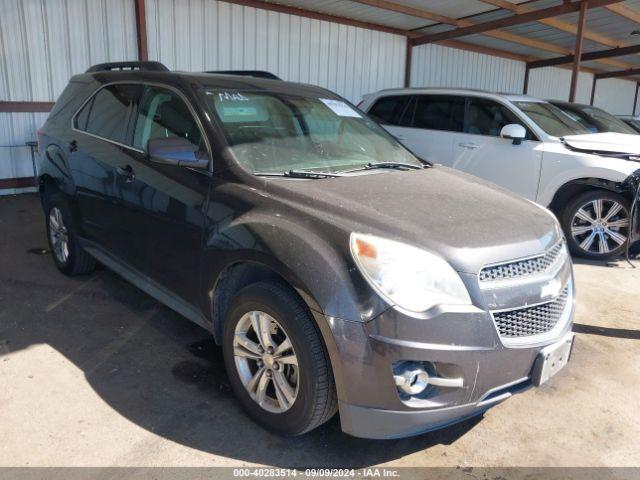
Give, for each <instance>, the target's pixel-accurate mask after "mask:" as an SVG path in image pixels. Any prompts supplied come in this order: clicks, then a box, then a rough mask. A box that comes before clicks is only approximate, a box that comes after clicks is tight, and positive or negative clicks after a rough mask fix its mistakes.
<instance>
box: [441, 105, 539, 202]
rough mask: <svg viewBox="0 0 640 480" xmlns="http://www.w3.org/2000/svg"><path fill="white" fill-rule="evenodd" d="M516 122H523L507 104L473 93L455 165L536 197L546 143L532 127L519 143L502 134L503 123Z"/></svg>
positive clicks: (456, 143) (455, 144) (456, 142)
mask: <svg viewBox="0 0 640 480" xmlns="http://www.w3.org/2000/svg"><path fill="white" fill-rule="evenodd" d="M513 123H517V124H520V125H523V122H522V121H521V120H519V119H518V117H517V116H516V115H515V114H514V113H513V112H511V110H509V109H508V108H507V107H506V106H504V105H502V104H500V103H498V102H495V101H493V100H490V99H486V98H479V97H469V98H468V100H467V107H466V114H465V121H464V132H462V133H459V134H457V135H456V136H455V138H454V139H453V152H454V155H453V162H452V164H451V166H452V167H453V168H456V169H458V170H462V171H464V172H467V173H470V174H472V175H476V176H478V177H481V178H484V179H486V180H489V181H490V182H493V183H495V184H496V185H500V186H501V187H504V188H506V189H508V190H511V191H512V192H515V193H517V194H519V195H522V196H523V197H526V198H528V199H530V200H535V199H536V196H537V192H538V181H539V178H540V168H541V165H542V154H543V144H542V142H540V141H538V140H537V139H535V136H534V134H533V133H532V132H531V131H530V130H529V129H527V137H526V139H525V140H524V141H522V143H520V144H519V145H515V144H514V143H513V141H512V140H509V139H506V138H501V137H500V131H501V130H502V127H504V126H505V125H508V124H513ZM523 126H524V125H523ZM525 128H526V127H525Z"/></svg>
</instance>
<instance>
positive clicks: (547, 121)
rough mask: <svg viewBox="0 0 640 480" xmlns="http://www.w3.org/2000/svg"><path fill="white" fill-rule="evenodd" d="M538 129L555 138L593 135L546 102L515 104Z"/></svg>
mask: <svg viewBox="0 0 640 480" xmlns="http://www.w3.org/2000/svg"><path fill="white" fill-rule="evenodd" d="M514 103H515V105H516V106H517V107H518V108H519V109H520V110H522V111H523V112H524V113H525V114H526V115H527V116H528V117H529V118H530V119H531V120H532V121H533V122H534V123H535V124H536V125H538V127H540V128H541V129H542V130H544V131H545V132H546V133H547V134H549V135H553V136H554V137H564V136H565V135H580V134H584V133H591V132H589V130H587V129H586V128H584V127H583V126H582V125H580V124H579V123H578V122H576V121H575V120H573V119H572V118H570V117H569V116H568V115H566V114H565V113H564V112H562V110H560V109H559V108H558V107H555V106H553V105H551V104H550V103H545V102H514Z"/></svg>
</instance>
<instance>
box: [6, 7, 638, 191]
mask: <svg viewBox="0 0 640 480" xmlns="http://www.w3.org/2000/svg"><path fill="white" fill-rule="evenodd" d="M146 10H147V28H148V44H149V56H150V58H151V59H158V60H160V61H161V62H163V63H165V64H167V66H169V67H170V68H173V69H178V70H190V71H202V70H208V69H210V70H224V69H261V70H269V71H272V72H273V73H275V74H276V75H279V76H280V77H282V78H284V79H285V80H292V81H300V82H306V83H313V84H317V85H321V86H324V87H327V88H329V89H331V90H333V91H336V92H338V93H339V94H341V95H343V96H345V97H346V98H348V99H349V100H351V101H353V102H358V101H359V100H360V98H361V97H362V95H363V94H365V93H369V92H374V91H376V90H379V89H382V88H392V87H400V86H402V84H403V81H404V62H405V45H406V43H405V38H404V37H402V36H398V35H392V34H387V33H382V32H376V31H371V30H366V29H361V28H356V27H351V26H346V25H338V24H333V23H329V22H325V21H320V20H313V19H308V18H301V17H297V16H293V15H288V14H283V13H276V12H270V11H266V10H261V9H255V8H251V7H243V6H239V5H233V4H230V3H227V2H223V1H217V0H189V1H187V0H146ZM136 56H137V47H136V33H135V13H134V2H133V0H2V7H1V8H0V69H1V70H0V100H5V101H6V100H9V101H53V100H55V99H56V98H57V96H58V95H59V94H60V92H61V90H62V89H63V88H64V86H65V84H66V83H67V81H68V79H69V77H70V76H71V75H73V74H75V73H79V72H82V71H84V70H86V68H87V67H88V66H90V65H92V64H95V63H101V62H106V61H118V60H130V59H135V58H136ZM524 70H525V68H524V63H523V62H519V61H516V60H509V59H504V58H498V57H493V56H488V55H482V54H478V53H474V52H467V51H462V50H456V49H452V48H448V47H442V46H438V45H423V46H420V47H416V48H414V49H413V68H412V75H411V85H412V86H453V87H467V88H482V89H487V90H494V91H503V92H514V93H519V92H521V91H522V86H523V83H524ZM591 78H592V77H591V75H590V74H582V76H581V81H580V84H579V93H578V100H579V101H582V102H588V101H589V96H590V88H591ZM569 82H570V72H569V70H565V69H559V68H548V69H540V70H534V71H532V76H531V81H530V93H532V94H533V95H537V96H541V97H545V98H562V99H565V98H566V97H567V96H568V91H569ZM634 88H635V84H634V83H633V82H626V81H620V80H606V81H601V82H599V86H598V90H597V92H596V105H599V106H602V107H604V108H606V109H609V110H611V111H612V112H613V113H621V114H628V113H631V103H632V100H633V97H634V94H635V90H634ZM45 118H46V114H40V113H0V178H16V177H23V176H30V175H31V173H32V170H31V158H30V155H29V149H28V148H26V147H24V146H23V144H24V143H25V142H26V141H29V140H35V137H36V130H37V128H38V126H40V125H41V124H42V123H43V122H44V120H45ZM0 193H7V191H6V190H5V191H2V192H0Z"/></svg>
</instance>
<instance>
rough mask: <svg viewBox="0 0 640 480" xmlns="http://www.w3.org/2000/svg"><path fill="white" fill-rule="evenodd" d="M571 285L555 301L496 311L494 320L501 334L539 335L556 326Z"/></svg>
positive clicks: (511, 336)
mask: <svg viewBox="0 0 640 480" xmlns="http://www.w3.org/2000/svg"><path fill="white" fill-rule="evenodd" d="M568 298H569V287H565V289H564V290H563V291H562V293H561V294H560V296H559V297H558V298H556V299H555V300H554V301H552V302H549V303H544V304H542V305H536V306H535V307H525V308H520V309H518V310H509V311H507V312H496V313H494V314H493V321H494V322H495V324H496V327H497V328H498V332H499V333H500V336H502V337H507V338H516V337H527V336H529V335H539V334H541V333H546V332H548V331H549V330H552V329H553V327H555V326H556V324H557V323H558V321H559V320H560V318H561V317H562V313H563V312H564V310H565V307H566V305H567V299H568Z"/></svg>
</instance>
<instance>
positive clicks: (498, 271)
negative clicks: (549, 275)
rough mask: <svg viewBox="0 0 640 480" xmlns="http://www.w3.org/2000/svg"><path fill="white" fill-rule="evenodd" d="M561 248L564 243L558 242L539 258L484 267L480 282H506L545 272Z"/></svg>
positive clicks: (558, 254) (481, 271)
mask: <svg viewBox="0 0 640 480" xmlns="http://www.w3.org/2000/svg"><path fill="white" fill-rule="evenodd" d="M563 248H564V242H563V241H560V242H558V243H556V244H555V245H554V246H553V247H552V248H551V249H549V250H548V251H547V253H545V254H543V255H540V256H539V257H533V258H528V259H526V260H516V261H513V262H508V263H502V264H500V265H493V266H490V267H485V268H483V269H482V270H480V275H479V278H480V281H481V282H491V281H495V280H506V279H511V278H520V277H527V276H530V275H536V274H539V273H543V272H546V271H547V270H548V269H549V267H551V265H553V264H554V263H555V261H556V260H557V259H558V257H559V256H560V253H561V252H562V250H563Z"/></svg>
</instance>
